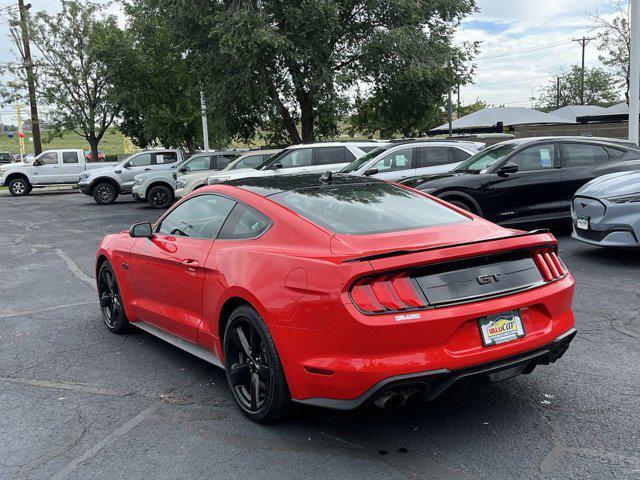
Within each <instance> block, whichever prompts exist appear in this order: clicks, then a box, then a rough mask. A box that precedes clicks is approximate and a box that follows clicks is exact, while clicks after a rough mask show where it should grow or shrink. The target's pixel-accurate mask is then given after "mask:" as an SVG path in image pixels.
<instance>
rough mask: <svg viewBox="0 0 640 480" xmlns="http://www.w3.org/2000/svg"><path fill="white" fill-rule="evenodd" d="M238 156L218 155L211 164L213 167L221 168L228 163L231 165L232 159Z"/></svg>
mask: <svg viewBox="0 0 640 480" xmlns="http://www.w3.org/2000/svg"><path fill="white" fill-rule="evenodd" d="M236 158H238V156H237V155H218V156H216V159H215V162H214V163H212V164H211V165H212V166H213V168H215V169H218V170H221V169H223V168H224V167H226V166H227V165H229V163H231V161H232V160H235V159H236Z"/></svg>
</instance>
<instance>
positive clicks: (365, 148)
mask: <svg viewBox="0 0 640 480" xmlns="http://www.w3.org/2000/svg"><path fill="white" fill-rule="evenodd" d="M358 148H359V149H360V150H362V151H363V152H364V153H369V152H372V151H374V150H375V149H376V148H379V147H378V146H377V145H369V146H367V147H362V146H360V147H358Z"/></svg>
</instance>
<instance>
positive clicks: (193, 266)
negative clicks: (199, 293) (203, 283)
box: [181, 258, 200, 272]
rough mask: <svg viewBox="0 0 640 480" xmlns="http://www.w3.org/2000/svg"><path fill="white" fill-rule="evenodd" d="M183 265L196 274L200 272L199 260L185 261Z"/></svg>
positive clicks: (188, 259)
mask: <svg viewBox="0 0 640 480" xmlns="http://www.w3.org/2000/svg"><path fill="white" fill-rule="evenodd" d="M181 263H182V265H184V266H185V267H186V269H187V270H189V271H190V272H195V271H196V270H198V268H200V262H198V261H197V260H192V259H190V258H187V259H186V260H183V261H182V262H181Z"/></svg>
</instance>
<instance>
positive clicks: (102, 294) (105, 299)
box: [98, 261, 129, 333]
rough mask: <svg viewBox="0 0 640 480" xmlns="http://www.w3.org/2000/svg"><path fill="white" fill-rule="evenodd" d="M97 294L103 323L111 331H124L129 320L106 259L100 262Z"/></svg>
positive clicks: (114, 277)
mask: <svg viewBox="0 0 640 480" xmlns="http://www.w3.org/2000/svg"><path fill="white" fill-rule="evenodd" d="M98 296H99V298H100V310H101V312H102V320H103V321H104V324H105V325H106V326H107V328H108V329H109V330H111V331H112V332H113V333H123V332H125V331H126V330H127V326H128V325H129V320H128V319H127V316H126V314H125V312H124V305H123V304H122V295H120V287H119V286H118V281H117V280H116V276H115V273H114V272H113V269H112V268H111V265H110V264H109V262H107V261H105V262H104V263H103V264H102V266H101V267H100V273H98Z"/></svg>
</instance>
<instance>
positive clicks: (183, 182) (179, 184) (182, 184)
mask: <svg viewBox="0 0 640 480" xmlns="http://www.w3.org/2000/svg"><path fill="white" fill-rule="evenodd" d="M186 186H187V181H186V180H185V179H184V178H179V179H178V180H176V187H177V188H185V187H186Z"/></svg>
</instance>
